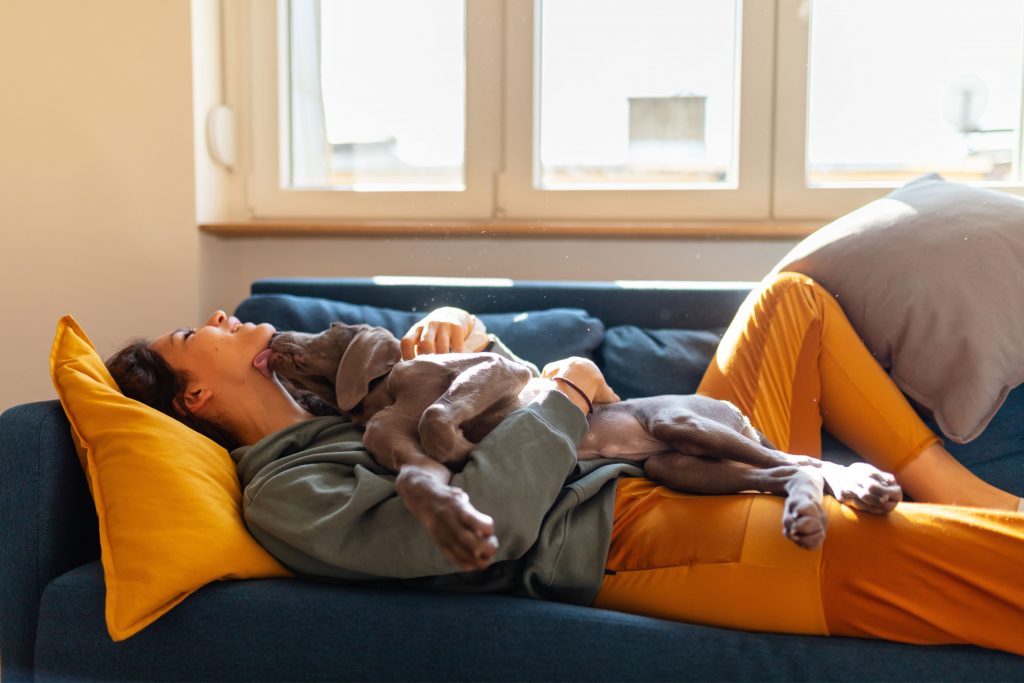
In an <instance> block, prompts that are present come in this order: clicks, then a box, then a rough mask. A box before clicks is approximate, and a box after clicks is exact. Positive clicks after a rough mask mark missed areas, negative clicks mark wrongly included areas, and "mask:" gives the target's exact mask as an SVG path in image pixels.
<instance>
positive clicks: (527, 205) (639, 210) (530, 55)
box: [498, 0, 775, 221]
mask: <svg viewBox="0 0 1024 683" xmlns="http://www.w3.org/2000/svg"><path fill="white" fill-rule="evenodd" d="M538 5H539V2H538V0H507V8H508V12H509V15H508V16H509V18H508V20H507V21H506V23H505V30H506V34H505V35H506V55H507V63H506V74H507V78H508V82H507V90H506V92H507V93H508V97H509V98H510V104H509V105H508V106H507V107H506V117H507V119H506V122H505V150H506V157H505V170H504V172H503V173H502V174H501V177H500V179H499V184H498V197H499V210H500V211H501V213H502V215H506V216H509V217H527V218H550V219H618V220H622V219H626V220H628V219H638V220H667V221H689V220H695V219H696V220H701V219H767V218H768V216H769V212H770V206H769V198H770V175H769V174H770V171H771V129H772V126H771V118H772V114H771V112H772V63H773V61H774V59H773V54H772V42H773V35H772V34H773V28H774V21H775V17H774V1H773V0H744V2H742V3H741V8H740V11H739V15H740V16H741V17H742V28H741V31H740V40H741V42H740V44H739V45H738V46H737V48H738V49H737V53H738V54H737V60H738V63H739V68H738V70H737V71H738V73H739V74H740V79H739V84H738V85H739V88H738V92H737V98H736V107H737V112H736V123H737V138H738V140H737V143H738V149H739V159H738V168H737V182H736V185H735V186H732V187H730V186H729V185H726V184H724V183H723V184H722V185H721V186H720V187H708V186H703V187H698V188H693V189H678V190H677V189H646V190H645V189H636V190H633V189H615V190H594V189H579V190H576V189H561V188H559V189H554V190H549V189H541V188H539V187H536V185H537V183H536V182H535V179H537V178H539V175H540V169H539V164H540V160H539V157H540V154H539V139H538V137H539V136H535V135H534V131H535V130H537V126H538V121H539V117H540V112H539V106H538V104H539V103H538V102H537V93H538V89H539V83H540V78H539V71H540V65H539V63H538V56H539V52H540V49H539V46H538V45H536V44H535V40H534V38H535V36H536V30H535V21H534V18H535V16H536V14H535V13H536V12H537V9H538ZM509 150H516V151H517V152H518V150H524V151H529V153H515V154H512V153H510V151H509Z"/></svg>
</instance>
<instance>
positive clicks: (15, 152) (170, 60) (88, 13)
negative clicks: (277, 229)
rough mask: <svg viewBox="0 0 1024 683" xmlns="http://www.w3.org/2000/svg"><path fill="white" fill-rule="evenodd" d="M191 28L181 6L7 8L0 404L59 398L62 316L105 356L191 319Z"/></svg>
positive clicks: (59, 2)
mask: <svg viewBox="0 0 1024 683" xmlns="http://www.w3.org/2000/svg"><path fill="white" fill-rule="evenodd" d="M189 34H190V29H189V4H188V3H187V2H152V1H147V2H138V1H137V0H89V2H81V1H80V0H3V2H0V86H2V88H0V93H2V95H0V97H2V98H3V100H2V106H0V245H2V246H0V291H2V292H3V293H2V295H0V297H2V298H0V301H2V302H3V303H2V314H3V321H4V324H5V328H6V329H5V330H4V333H3V335H2V341H0V410H2V409H4V408H6V407H8V406H10V405H13V404H15V403H21V402H25V401H31V400H41V399H48V398H52V397H54V395H55V394H54V392H53V389H52V386H51V384H50V380H49V375H48V369H47V360H48V356H49V351H50V345H51V342H52V339H53V333H54V329H55V325H56V322H57V319H58V317H60V315H61V314H63V313H72V314H73V315H75V317H76V318H77V319H78V321H79V322H80V323H81V324H82V325H83V326H84V327H85V329H86V330H87V331H88V333H89V335H90V336H91V338H92V340H93V342H95V343H96V345H97V347H98V348H99V350H100V352H101V353H102V354H103V355H106V354H108V353H109V352H111V351H113V350H114V349H115V348H116V346H117V345H118V344H119V343H121V342H123V341H124V340H125V339H127V338H129V337H131V336H134V335H152V334H156V333H158V332H161V331H163V330H164V329H165V328H167V327H171V326H175V325H182V324H186V323H187V322H188V321H192V320H195V319H196V316H197V315H198V308H197V302H198V288H199V285H198V282H199V277H198V276H199V254H198V249H199V238H198V235H197V234H196V230H195V208H194V203H195V202H194V174H193V153H192V101H191V87H192V81H191V77H192V72H191V54H190V41H189ZM183 321H184V322H183Z"/></svg>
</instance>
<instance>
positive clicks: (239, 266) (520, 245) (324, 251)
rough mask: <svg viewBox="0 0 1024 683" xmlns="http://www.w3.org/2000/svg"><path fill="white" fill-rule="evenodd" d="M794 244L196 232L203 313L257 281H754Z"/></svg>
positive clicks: (237, 297)
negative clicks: (378, 277) (257, 235)
mask: <svg viewBox="0 0 1024 683" xmlns="http://www.w3.org/2000/svg"><path fill="white" fill-rule="evenodd" d="M794 244H795V242H794V241H792V240H762V241H755V240H706V239H700V240H633V241H630V240H609V239H604V240H598V239H594V240H587V239H475V238H458V237H456V238H449V239H445V238H441V237H437V238H420V239H414V238H381V239H367V238H322V237H318V238H314V237H303V238H292V239H282V238H226V239H225V238H217V237H212V236H209V235H204V236H203V238H202V255H203V266H202V267H203V271H204V273H205V274H206V278H205V284H206V287H205V289H204V291H203V293H202V295H201V302H202V305H201V307H202V308H203V309H204V310H207V309H209V310H213V309H214V308H226V309H231V308H233V307H234V306H235V305H237V303H238V302H239V301H241V299H243V298H244V297H245V296H246V295H247V293H248V287H249V284H250V283H251V282H252V281H253V280H255V279H257V278H260V277H292V276H303V275H308V276H314V277H331V276H336V277H369V276H373V275H431V276H445V277H456V276H464V277H506V278H513V279H529V280H760V279H761V277H762V276H763V275H764V274H765V273H767V272H768V271H769V270H770V269H771V268H772V266H774V265H775V263H776V262H777V261H778V260H779V259H780V258H781V257H782V256H784V255H785V254H786V253H787V252H788V251H789V250H790V249H791V248H792V247H793V245H794Z"/></svg>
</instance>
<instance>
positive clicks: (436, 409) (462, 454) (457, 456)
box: [419, 403, 474, 467]
mask: <svg viewBox="0 0 1024 683" xmlns="http://www.w3.org/2000/svg"><path fill="white" fill-rule="evenodd" d="M419 434H420V444H421V445H422V446H423V450H424V451H426V453H427V455H429V456H430V457H432V458H433V459H434V460H437V461H438V462H441V463H444V464H445V465H447V466H449V467H453V466H459V465H464V464H465V463H466V459H467V458H469V452H470V451H471V450H473V445H474V444H473V443H472V442H471V441H469V439H467V438H466V437H465V435H464V434H463V433H462V427H460V426H459V425H457V424H454V420H453V418H452V417H451V415H450V414H449V412H448V410H447V409H446V407H445V406H444V405H443V404H441V403H434V404H432V405H430V406H427V409H426V410H424V411H423V417H421V418H420V424H419Z"/></svg>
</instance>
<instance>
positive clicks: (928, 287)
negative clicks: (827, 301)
mask: <svg viewBox="0 0 1024 683" xmlns="http://www.w3.org/2000/svg"><path fill="white" fill-rule="evenodd" d="M776 270H777V271H781V270H792V271H797V272H800V273H805V274H807V275H810V276H811V277H813V278H815V279H816V280H818V281H819V282H820V283H821V284H822V285H824V286H825V287H826V288H827V289H829V290H830V291H831V292H832V293H833V294H834V295H835V296H836V297H837V299H838V300H839V303H840V304H841V305H842V307H843V310H844V311H845V312H846V315H847V316H848V317H849V318H850V322H851V323H853V326H854V328H855V329H856V330H857V332H858V333H859V334H860V336H861V337H862V338H863V339H864V342H865V343H866V344H867V347H868V348H869V349H870V350H871V352H872V353H873V354H874V355H875V357H876V358H877V359H878V361H879V362H880V363H881V364H882V365H883V366H884V367H886V368H889V369H890V373H891V375H892V378H893V380H894V381H895V382H896V384H897V385H898V386H899V387H900V388H901V389H902V390H903V391H904V393H906V394H907V395H909V396H910V397H912V398H913V399H914V400H916V401H917V402H918V403H919V404H920V405H922V406H924V407H925V408H927V409H928V410H930V411H931V412H932V413H933V414H934V416H935V421H936V423H937V424H938V426H939V427H940V428H941V430H942V432H943V433H945V434H946V436H948V437H949V438H950V439H952V440H953V441H956V442H958V443H965V442H967V441H970V440H971V439H974V438H976V437H977V436H978V435H979V434H981V432H982V430H984V429H985V426H986V425H987V424H988V423H989V421H990V420H991V419H992V416H993V415H995V413H996V411H997V410H998V409H999V406H1000V405H1002V403H1003V401H1004V399H1005V398H1006V395H1007V393H1008V392H1009V391H1010V389H1012V388H1013V387H1015V386H1017V385H1018V384H1020V383H1021V381H1024V343H1022V340H1024V316H1022V315H1020V314H1019V311H1021V310H1022V309H1024V300H1022V296H1024V199H1022V198H1020V197H1015V196H1013V195H1009V194H1006V193H1004V192H997V191H995V190H988V189H984V188H977V187H969V186H967V185H960V184H957V183H948V182H946V181H945V180H943V179H942V178H940V177H939V176H937V175H930V176H925V177H923V178H919V179H918V180H915V181H913V182H911V183H908V184H907V185H905V186H903V187H901V188H899V189H897V190H896V191H894V192H892V193H891V194H889V195H888V196H886V197H884V198H883V199H880V200H878V201H875V202H871V203H870V204H868V205H867V206H864V207H862V208H860V209H858V210H856V211H854V212H853V213H851V214H849V215H847V216H844V217H842V218H840V219H839V220H837V221H835V222H833V223H831V224H829V225H827V226H825V227H823V228H821V229H820V230H818V231H817V232H815V233H814V234H813V235H811V236H810V237H808V238H807V239H805V240H804V241H803V242H801V243H800V244H799V245H797V246H796V248H794V249H793V251H791V252H790V253H789V254H788V255H787V256H786V257H784V258H783V259H782V261H781V262H780V263H779V265H778V266H777V267H776Z"/></svg>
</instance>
